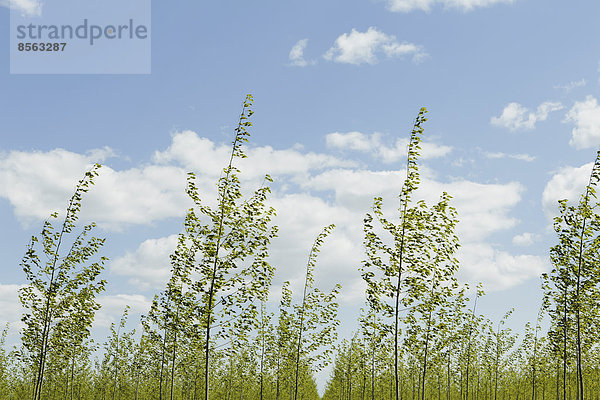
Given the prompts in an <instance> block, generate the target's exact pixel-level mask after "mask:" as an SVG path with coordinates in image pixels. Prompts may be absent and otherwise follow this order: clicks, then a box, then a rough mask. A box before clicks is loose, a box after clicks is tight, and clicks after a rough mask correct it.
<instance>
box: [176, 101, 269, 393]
mask: <svg viewBox="0 0 600 400" xmlns="http://www.w3.org/2000/svg"><path fill="white" fill-rule="evenodd" d="M252 103H253V99H252V96H251V95H248V96H247V97H246V100H245V101H244V105H243V108H242V113H241V115H240V119H239V122H238V126H237V128H236V129H235V138H234V140H233V144H232V150H231V156H230V158H229V163H228V165H227V166H226V167H225V168H224V169H223V175H222V177H221V178H220V179H219V181H218V184H217V191H218V199H217V206H216V207H215V208H212V207H210V206H207V205H205V204H204V203H203V202H202V200H201V196H200V193H199V190H198V187H197V185H196V183H195V175H194V174H193V173H190V174H189V178H188V187H187V193H188V195H189V196H190V198H191V199H192V200H193V201H194V205H195V207H194V208H192V209H190V210H189V211H188V213H187V216H186V220H185V233H184V234H185V236H186V239H187V241H188V242H189V249H190V250H191V252H190V255H189V257H187V261H186V262H189V263H191V264H192V265H193V270H192V276H193V280H192V281H191V285H190V286H191V290H193V291H194V292H195V293H196V295H197V298H198V300H199V301H198V306H197V316H198V320H199V321H200V325H201V326H202V328H203V330H204V351H203V353H204V354H203V355H202V359H203V362H204V399H205V400H208V398H209V383H210V382H209V377H210V365H211V360H210V355H211V344H214V343H215V340H223V341H225V343H227V342H232V341H234V340H235V339H236V337H242V339H243V336H244V335H245V334H246V333H247V332H249V331H250V330H251V329H253V328H254V327H255V326H256V321H257V315H258V308H257V303H260V301H261V300H266V296H267V293H268V287H269V283H270V281H271V278H272V276H273V271H274V270H273V267H272V266H271V265H270V264H269V263H268V261H267V258H268V247H269V244H270V241H271V239H272V238H273V237H275V236H276V234H277V228H276V227H273V226H271V219H272V217H273V216H274V215H275V210H274V209H273V208H271V207H268V206H267V205H266V199H267V195H268V194H269V193H270V189H269V187H268V186H263V187H261V188H259V189H258V190H256V191H255V192H254V194H253V195H252V196H251V197H249V198H248V199H246V200H244V199H243V194H242V190H241V184H240V180H239V177H238V174H239V173H240V171H239V169H238V168H237V167H236V166H235V164H234V163H235V162H236V161H238V160H240V159H242V158H246V154H245V152H244V143H247V142H248V137H249V136H250V133H249V132H248V128H249V127H250V126H252V123H251V122H250V121H249V118H250V117H251V116H252V114H253V111H252V110H251V109H250V107H251V106H252ZM265 181H267V182H270V181H271V178H270V177H269V176H268V175H267V176H266V177H265ZM242 341H243V340H242Z"/></svg>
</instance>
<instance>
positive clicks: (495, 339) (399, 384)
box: [0, 95, 600, 400]
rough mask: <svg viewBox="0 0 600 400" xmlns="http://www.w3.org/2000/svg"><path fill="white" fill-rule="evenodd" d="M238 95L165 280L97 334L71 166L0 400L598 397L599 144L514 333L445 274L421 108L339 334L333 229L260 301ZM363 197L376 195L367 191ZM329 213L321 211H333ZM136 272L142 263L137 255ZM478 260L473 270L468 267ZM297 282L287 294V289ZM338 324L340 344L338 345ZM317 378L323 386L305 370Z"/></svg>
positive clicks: (245, 116)
mask: <svg viewBox="0 0 600 400" xmlns="http://www.w3.org/2000/svg"><path fill="white" fill-rule="evenodd" d="M252 105H253V99H252V96H250V95H248V96H247V97H246V99H245V101H244V104H243V108H242V112H241V115H240V118H239V121H238V124H237V128H236V129H235V137H234V139H233V143H232V147H231V153H230V158H229V161H228V163H227V165H225V166H224V168H223V171H222V174H221V177H220V178H219V180H218V182H217V183H216V185H217V194H218V195H217V201H216V203H214V205H209V203H210V204H213V203H211V202H207V201H206V199H204V198H203V196H204V194H203V193H201V191H200V189H199V185H198V184H197V180H196V175H195V174H194V173H193V172H190V173H189V174H188V178H187V189H186V193H187V195H188V196H189V198H190V199H191V204H193V206H192V207H191V208H190V209H189V210H187V212H186V215H185V219H184V221H183V228H182V229H181V233H180V234H179V236H178V240H177V246H176V248H175V249H174V251H173V252H172V254H171V256H170V263H171V264H170V279H169V280H168V282H167V284H166V286H165V287H164V289H163V290H162V291H161V292H160V293H157V294H156V295H155V296H154V299H153V301H152V306H151V308H150V309H149V310H147V313H146V314H145V315H144V316H143V317H142V320H141V321H139V322H140V323H139V324H137V322H138V321H135V322H136V326H138V328H136V330H128V329H127V325H128V319H129V313H130V310H129V307H126V308H125V309H124V310H123V313H122V316H121V318H120V320H119V322H118V323H114V324H112V326H111V327H110V331H109V334H108V337H107V338H106V339H105V340H104V341H101V342H98V341H97V340H96V339H95V338H92V337H91V328H92V325H93V322H94V317H95V314H96V312H97V311H98V310H99V309H100V305H99V303H98V301H97V296H98V294H100V293H101V292H103V291H104V289H105V286H106V282H105V281H104V280H103V279H102V271H103V269H104V265H105V263H106V262H107V258H106V257H104V256H103V255H102V247H103V245H104V243H105V239H104V238H99V237H96V236H94V229H95V224H93V223H91V224H89V225H85V226H83V227H82V226H80V225H78V220H79V214H80V211H81V209H82V207H85V200H84V197H85V195H86V193H87V192H88V191H89V190H91V189H92V186H93V184H94V180H95V178H96V177H97V176H98V175H99V174H101V173H102V172H101V171H102V169H101V167H100V165H98V164H96V165H94V166H93V167H92V168H91V169H90V170H89V171H87V172H85V175H84V176H83V178H82V179H81V180H80V181H79V183H78V184H77V186H76V188H75V191H74V194H73V195H72V197H71V199H70V200H69V203H68V205H67V207H66V211H65V213H64V215H62V216H61V217H60V219H59V214H58V213H54V214H52V215H50V217H49V219H48V220H46V222H44V224H43V225H42V229H41V232H40V233H39V234H38V235H36V236H33V237H32V238H31V241H30V242H29V244H28V245H27V247H26V249H25V255H24V256H23V259H22V262H21V268H22V270H23V271H24V273H25V276H26V279H27V284H26V285H23V286H22V287H21V289H20V290H19V299H20V301H21V304H22V305H23V309H24V315H23V316H22V319H21V321H22V328H21V330H20V339H21V340H20V345H19V346H15V347H12V348H10V347H9V346H8V345H7V344H6V338H7V332H8V329H9V327H8V326H7V327H6V328H5V329H4V331H3V333H2V335H1V337H0V400H8V399H14V400H21V399H31V400H63V399H64V400H67V399H69V400H74V399H81V400H92V399H102V400H109V399H110V400H116V399H120V400H125V399H127V400H130V399H135V400H137V399H140V400H142V399H148V400H150V399H152V400H175V399H177V400H209V399H211V400H221V399H222V400H259V399H260V400H271V399H272V400H300V399H302V400H316V399H321V398H322V399H324V400H325V399H327V400H375V399H377V400H384V399H389V400H427V399H431V400H435V399H437V400H484V399H494V400H499V399H501V400H508V399H514V400H518V399H532V400H536V399H540V400H542V399H544V400H545V399H556V400H571V399H572V400H584V399H589V400H597V399H599V398H600V212H599V210H598V207H599V206H598V198H597V185H598V181H599V180H600V153H599V156H598V158H597V159H596V161H595V163H594V166H593V169H592V171H591V175H590V177H589V181H588V184H587V186H586V187H585V190H584V192H583V193H581V196H580V199H579V201H577V202H576V203H573V204H571V203H569V202H567V201H566V200H561V201H560V202H559V212H558V215H557V216H556V217H555V218H554V231H555V233H556V241H555V245H554V246H553V247H552V248H551V249H549V255H550V260H551V270H549V271H548V272H546V273H544V274H543V275H542V277H541V282H542V289H543V299H540V300H541V308H540V310H539V313H538V316H537V318H536V319H535V320H532V321H530V322H528V323H527V324H526V325H525V326H524V327H523V328H522V333H521V334H517V333H516V332H513V330H511V329H510V328H508V325H509V324H510V318H511V313H512V310H506V313H505V315H504V317H502V318H501V319H499V320H491V319H489V318H486V317H485V316H484V315H481V314H480V313H479V311H478V309H477V302H478V299H480V298H481V297H482V296H484V295H485V294H484V291H483V288H482V287H481V286H477V287H469V286H468V285H467V284H461V283H460V282H459V281H458V280H457V277H456V274H457V271H458V270H459V268H460V263H459V261H458V259H457V251H458V249H459V247H460V242H459V237H458V236H457V234H456V225H457V223H458V220H459V217H460V216H459V215H458V213H457V212H456V210H455V209H454V208H453V206H452V196H451V195H450V194H448V193H445V192H443V193H440V194H439V198H438V200H437V201H436V202H433V203H432V204H428V203H427V202H425V201H423V200H421V199H419V198H418V193H419V192H418V189H419V187H420V173H419V158H420V156H421V147H420V145H421V138H422V135H423V132H424V124H425V122H426V121H427V119H426V113H427V111H426V110H425V109H421V110H420V111H419V113H418V115H417V117H416V119H415V122H414V126H413V129H412V132H411V135H410V140H409V144H408V150H407V159H406V176H405V179H404V182H399V183H398V182H390V185H396V184H397V186H398V191H397V192H398V199H397V204H395V205H394V206H395V210H396V211H395V212H394V213H389V212H387V211H384V209H385V210H388V208H386V207H384V200H383V199H382V198H381V197H375V198H374V200H373V203H372V208H371V209H370V210H365V215H364V221H363V242H362V243H356V244H355V245H356V246H361V247H362V249H363V251H364V254H363V258H362V262H361V263H360V264H359V265H349V266H347V267H348V269H349V270H350V269H354V270H355V271H356V270H358V273H360V276H362V279H363V281H364V287H365V288H366V289H365V294H364V298H365V301H364V306H363V308H362V310H361V313H360V315H357V316H356V323H355V329H354V331H353V332H338V326H339V324H340V323H339V319H338V311H339V307H338V301H339V299H338V296H339V294H340V289H341V288H340V286H339V285H335V286H333V287H327V288H321V287H319V286H318V285H317V282H316V279H315V271H316V270H318V268H319V258H318V256H319V253H320V250H321V248H322V246H323V244H324V243H325V242H326V241H327V240H328V236H329V235H330V234H331V233H332V232H333V231H334V230H335V226H334V225H328V226H324V227H315V229H320V233H319V234H318V235H317V237H316V238H314V243H313V245H312V247H311V248H307V249H303V250H304V252H305V254H306V260H304V261H303V263H304V265H305V269H304V270H303V282H302V285H301V286H300V287H299V290H298V289H297V288H294V287H293V285H292V284H291V283H290V282H285V283H284V284H283V287H282V289H281V293H278V294H277V296H278V297H279V298H277V299H275V298H272V297H270V296H273V293H272V292H273V291H272V290H271V282H272V279H273V277H274V274H275V270H276V268H277V265H272V264H271V260H270V257H269V252H270V250H271V247H272V245H271V242H272V241H273V239H275V238H276V237H277V235H278V228H277V226H276V225H275V224H276V210H275V209H273V208H272V207H270V206H269V195H270V186H269V185H271V184H272V179H271V178H270V176H269V175H266V176H265V177H264V180H263V184H262V186H260V187H259V188H256V189H255V190H254V191H252V192H247V190H246V189H245V188H243V187H242V183H241V182H242V181H241V178H240V176H241V174H242V173H243V171H240V170H239V169H238V165H239V163H238V162H239V160H240V159H242V158H246V152H245V151H246V150H245V149H246V146H245V144H246V143H247V142H248V139H249V137H250V133H249V128H250V127H251V126H252V123H251V122H250V118H251V116H252V114H253V111H252V109H251V108H252ZM373 195H376V194H373ZM333 222H335V221H333ZM139 267H140V268H143V267H144V266H143V265H140V266H139ZM480 267H481V268H485V266H484V265H482V266H480ZM294 291H296V293H294ZM338 335H340V336H341V340H338ZM325 373H326V374H328V380H327V384H326V387H325V389H324V393H323V395H322V397H321V396H320V395H319V393H318V391H317V384H316V377H317V376H318V375H319V374H325Z"/></svg>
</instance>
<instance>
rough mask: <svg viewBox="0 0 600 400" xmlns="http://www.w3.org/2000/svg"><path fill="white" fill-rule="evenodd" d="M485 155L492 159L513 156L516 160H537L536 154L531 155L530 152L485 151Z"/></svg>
mask: <svg viewBox="0 0 600 400" xmlns="http://www.w3.org/2000/svg"><path fill="white" fill-rule="evenodd" d="M483 155H484V156H486V157H487V158H490V159H500V158H512V159H515V160H521V161H527V162H532V161H534V160H535V157H534V156H530V155H529V154H507V153H503V152H487V151H486V152H484V153H483Z"/></svg>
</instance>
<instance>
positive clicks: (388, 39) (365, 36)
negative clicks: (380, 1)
mask: <svg viewBox="0 0 600 400" xmlns="http://www.w3.org/2000/svg"><path fill="white" fill-rule="evenodd" d="M381 56H385V57H387V58H398V57H403V56H412V60H413V62H415V63H419V62H422V61H423V60H424V59H425V58H426V57H427V53H425V51H424V50H423V48H422V47H421V46H419V45H416V44H414V43H409V42H398V40H396V37H395V36H393V35H388V34H385V33H383V32H381V31H379V30H377V28H375V27H370V28H369V29H367V31H366V32H359V31H357V30H356V29H352V31H351V32H350V33H344V34H342V35H340V36H339V37H338V38H337V39H336V40H335V43H334V45H333V46H332V47H331V48H330V49H329V50H328V51H327V52H326V53H325V54H324V56H323V57H324V58H325V59H326V60H330V61H334V62H338V63H344V64H354V65H360V64H377V63H378V62H379V58H380V57H381Z"/></svg>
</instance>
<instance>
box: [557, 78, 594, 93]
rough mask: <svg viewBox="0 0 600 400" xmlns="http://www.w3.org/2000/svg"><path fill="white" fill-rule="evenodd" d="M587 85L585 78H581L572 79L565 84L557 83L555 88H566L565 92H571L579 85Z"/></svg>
mask: <svg viewBox="0 0 600 400" xmlns="http://www.w3.org/2000/svg"><path fill="white" fill-rule="evenodd" d="M585 85H587V82H586V81H585V79H580V80H578V81H571V82H569V83H567V84H565V85H556V86H554V89H560V90H564V91H565V92H567V93H569V92H570V91H571V90H573V89H575V88H578V87H584V86H585Z"/></svg>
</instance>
